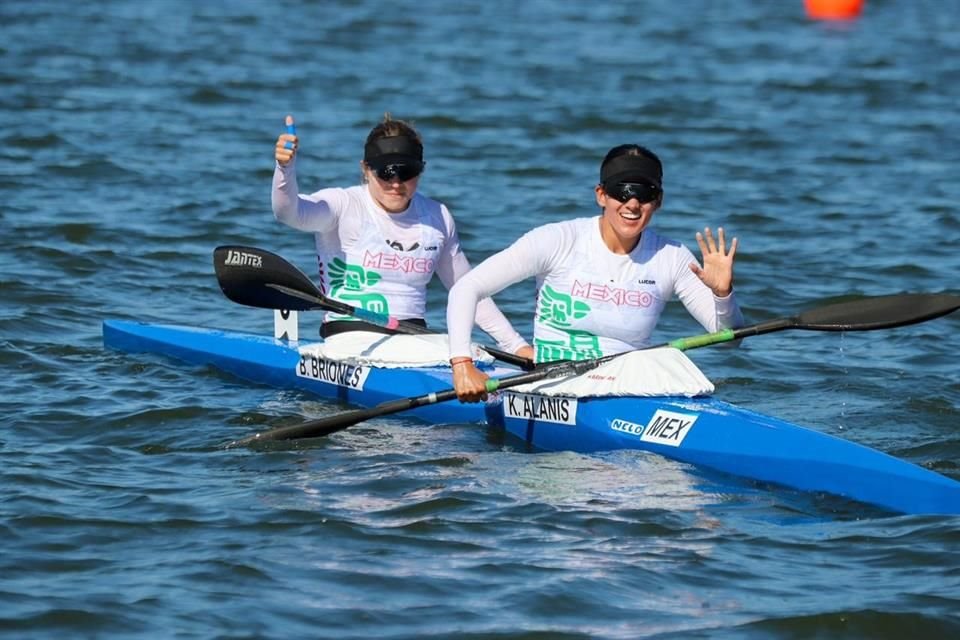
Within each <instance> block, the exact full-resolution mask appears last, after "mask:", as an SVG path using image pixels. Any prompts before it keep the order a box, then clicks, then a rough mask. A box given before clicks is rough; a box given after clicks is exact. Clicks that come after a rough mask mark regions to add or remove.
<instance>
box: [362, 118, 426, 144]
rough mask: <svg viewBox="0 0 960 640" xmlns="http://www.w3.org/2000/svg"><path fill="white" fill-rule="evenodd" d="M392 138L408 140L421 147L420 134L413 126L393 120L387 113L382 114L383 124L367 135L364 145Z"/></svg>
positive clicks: (402, 121)
mask: <svg viewBox="0 0 960 640" xmlns="http://www.w3.org/2000/svg"><path fill="white" fill-rule="evenodd" d="M394 136H403V137H405V138H410V139H411V140H413V141H415V142H416V143H417V144H419V145H420V146H423V140H421V139H420V134H419V133H417V130H416V129H414V128H413V125H411V124H410V123H408V122H405V121H404V120H394V119H393V117H392V116H391V115H390V112H389V111H388V112H387V113H385V114H383V122H381V123H379V124H378V125H377V126H375V127H374V128H373V129H371V130H370V133H369V134H367V141H366V144H370V143H371V142H373V141H375V140H379V139H380V138H392V137H394Z"/></svg>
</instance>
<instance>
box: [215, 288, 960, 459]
mask: <svg viewBox="0 0 960 640" xmlns="http://www.w3.org/2000/svg"><path fill="white" fill-rule="evenodd" d="M957 309H960V296H954V295H950V294H900V295H892V296H880V297H875V298H866V299H862V300H855V301H850V302H841V303H837V304H832V305H827V306H825V307H820V308H817V309H812V310H810V311H806V312H804V313H801V314H800V315H798V316H793V317H787V318H776V319H773V320H768V321H766V322H760V323H757V324H753V325H749V326H746V327H740V328H738V329H723V330H721V331H716V332H713V333H706V334H702V335H697V336H691V337H688V338H679V339H677V340H674V341H672V342H667V343H665V344H662V345H658V346H657V347H645V348H646V349H655V348H659V347H673V348H675V349H679V350H680V351H687V350H689V349H696V348H699V347H706V346H710V345H714V344H720V343H724V342H730V341H733V340H739V339H741V338H746V337H749V336H756V335H762V334H766V333H773V332H776V331H784V330H787V329H801V330H807V331H870V330H875V329H888V328H893V327H899V326H905V325H910V324H916V323H918V322H924V321H926V320H931V319H933V318H938V317H940V316H944V315H947V314H948V313H952V312H953V311H956V310H957ZM639 350H640V349H638V351H639ZM620 355H623V354H613V355H609V356H605V357H603V358H597V359H595V360H580V361H562V362H555V363H552V364H546V365H542V366H540V367H538V368H537V369H535V370H533V371H529V372H526V373H520V374H517V375H514V376H506V377H504V378H490V379H489V380H487V383H486V386H487V391H488V392H489V393H493V392H495V391H499V390H502V389H507V388H510V387H515V386H518V385H522V384H529V383H531V382H539V381H540V380H545V379H548V378H557V377H566V376H573V375H581V374H583V373H586V372H587V371H589V370H591V369H594V368H596V367H598V366H600V365H601V364H603V363H604V362H608V361H610V360H612V359H613V358H616V357H618V356H620ZM456 397H457V393H456V391H455V390H454V389H446V390H443V391H438V392H434V393H428V394H424V395H421V396H415V397H412V398H401V399H397V400H390V401H388V402H383V403H381V404H378V405H377V406H375V407H371V408H369V409H357V410H354V411H345V412H343V413H341V414H338V415H335V416H330V417H328V418H319V419H317V420H310V421H308V422H304V423H302V424H299V425H291V426H289V427H280V428H278V429H272V430H270V431H265V432H263V433H258V434H256V435H254V436H251V437H249V438H244V439H242V440H238V441H236V442H233V443H231V444H230V445H229V446H245V445H249V444H254V443H256V442H265V441H269V440H292V439H295V438H316V437H320V436H326V435H330V434H331V433H335V432H337V431H340V430H342V429H346V428H347V427H350V426H353V425H354V424H357V423H359V422H363V421H364V420H369V419H371V418H376V417H379V416H385V415H389V414H392V413H399V412H401V411H408V410H410V409H415V408H416V407H422V406H424V405H429V404H436V403H438V402H446V401H447V400H453V399H454V398H456Z"/></svg>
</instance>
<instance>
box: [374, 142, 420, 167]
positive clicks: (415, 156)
mask: <svg viewBox="0 0 960 640" xmlns="http://www.w3.org/2000/svg"><path fill="white" fill-rule="evenodd" d="M363 161H364V162H366V163H367V166H369V167H370V168H371V169H374V170H376V169H379V168H382V167H385V166H387V165H391V164H393V165H417V164H418V165H420V166H423V145H421V144H420V143H419V142H417V141H416V140H414V139H412V138H409V137H407V136H391V137H389V138H377V139H376V140H373V141H372V142H368V143H367V145H366V146H365V147H364V148H363Z"/></svg>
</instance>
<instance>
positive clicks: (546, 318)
mask: <svg viewBox="0 0 960 640" xmlns="http://www.w3.org/2000/svg"><path fill="white" fill-rule="evenodd" d="M539 307H540V308H539V309H538V313H539V315H540V321H541V322H543V323H544V324H548V325H550V326H551V327H555V328H557V329H567V328H569V327H570V326H571V324H572V323H573V321H574V320H579V319H581V318H583V317H586V315H587V314H588V313H590V305H588V304H587V303H586V302H583V301H582V300H574V299H573V296H569V295H567V294H565V293H560V292H559V291H556V290H555V289H551V288H550V287H548V286H544V287H543V290H542V291H541V292H540V299H539Z"/></svg>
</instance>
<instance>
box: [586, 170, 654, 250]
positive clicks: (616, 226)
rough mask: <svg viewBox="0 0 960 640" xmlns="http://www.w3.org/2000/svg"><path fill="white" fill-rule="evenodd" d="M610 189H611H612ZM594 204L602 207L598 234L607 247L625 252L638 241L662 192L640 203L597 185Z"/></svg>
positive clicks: (633, 198) (632, 247) (651, 216)
mask: <svg viewBox="0 0 960 640" xmlns="http://www.w3.org/2000/svg"><path fill="white" fill-rule="evenodd" d="M611 190H612V189H611ZM595 193H596V196H597V204H599V205H600V207H601V208H602V209H603V213H602V215H601V217H600V236H601V237H602V238H603V241H604V243H605V244H606V245H607V248H608V249H610V251H612V252H614V253H617V254H627V253H630V252H631V251H633V250H634V249H635V248H636V246H637V243H639V242H640V234H642V233H643V230H644V229H646V228H647V225H648V224H650V220H652V219H653V214H654V212H656V210H657V209H659V208H660V204H661V203H662V202H663V195H662V193H661V194H660V196H659V197H658V198H657V199H656V200H653V201H651V202H644V203H641V202H640V201H639V200H638V199H637V198H636V197H631V198H630V199H629V200H627V201H626V202H621V201H620V200H617V199H616V198H615V197H613V196H611V195H610V194H608V193H607V192H606V190H605V189H604V188H603V185H599V184H598V185H597V187H596V189H595Z"/></svg>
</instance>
